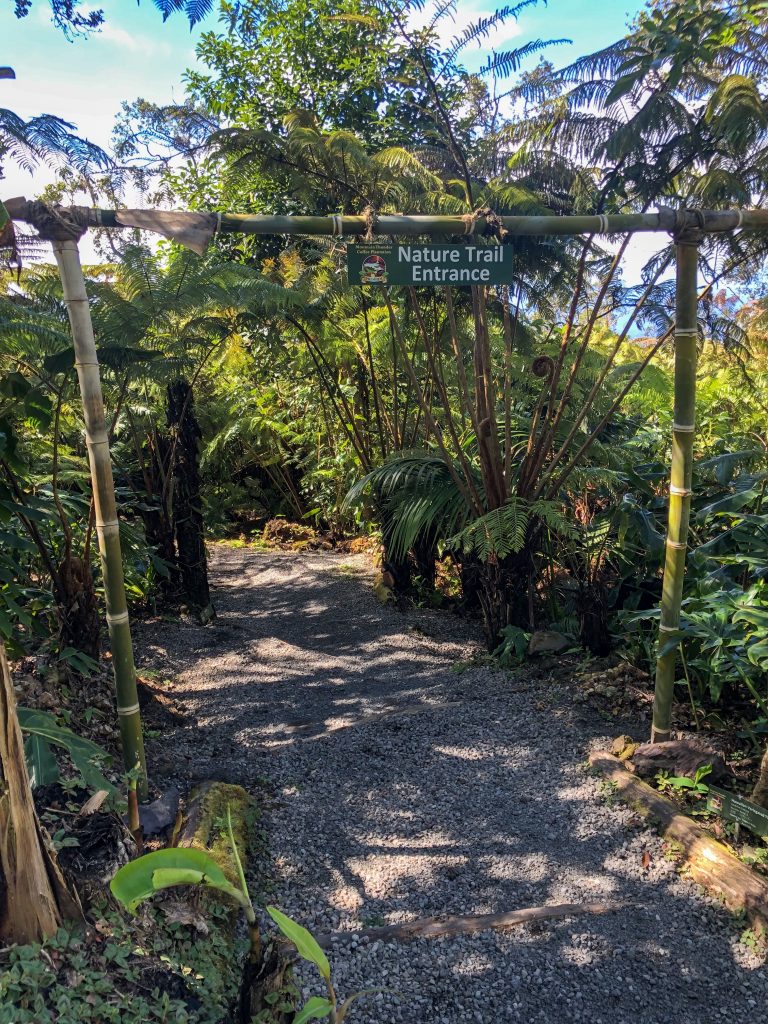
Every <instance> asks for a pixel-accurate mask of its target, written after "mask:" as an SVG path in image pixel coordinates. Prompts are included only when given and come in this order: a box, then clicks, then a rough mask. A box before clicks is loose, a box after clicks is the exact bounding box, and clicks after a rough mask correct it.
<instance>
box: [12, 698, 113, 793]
mask: <svg viewBox="0 0 768 1024" xmlns="http://www.w3.org/2000/svg"><path fill="white" fill-rule="evenodd" d="M18 716H19V725H20V726H21V728H22V731H23V732H24V733H26V739H25V741H24V754H25V757H26V760H27V770H28V771H29V779H30V782H31V784H32V787H33V788H34V787H35V786H47V785H49V784H50V783H52V782H58V781H59V767H58V765H57V763H56V758H55V757H54V755H53V750H52V749H51V744H54V745H56V746H58V747H62V748H63V749H64V750H66V752H67V753H68V754H69V756H70V758H71V759H72V763H73V764H74V766H75V767H76V768H77V770H78V771H79V772H80V775H81V776H82V778H83V782H84V783H85V784H86V786H88V787H89V789H92V790H99V789H105V790H106V791H107V792H108V793H111V794H112V793H115V787H114V786H113V785H112V783H111V782H110V781H109V779H107V778H106V776H105V775H104V774H103V772H101V771H100V770H99V768H98V767H97V764H98V762H99V761H100V760H101V761H104V762H105V763H107V764H108V763H109V762H110V761H111V760H112V758H111V757H110V756H109V754H108V753H107V752H106V751H105V750H102V748H101V747H100V746H98V744H96V743H93V742H92V741H91V740H87V739H85V738H84V737H83V736H78V735H77V734H76V733H74V732H72V730H71V729H67V728H65V727H64V726H61V725H59V723H58V722H57V721H56V718H55V716H54V715H50V714H48V713H47V712H46V711H39V710H37V709H36V708H18Z"/></svg>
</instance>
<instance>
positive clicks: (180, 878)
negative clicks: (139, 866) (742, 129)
mask: <svg viewBox="0 0 768 1024" xmlns="http://www.w3.org/2000/svg"><path fill="white" fill-rule="evenodd" d="M204 880H205V872H203V871H198V870H197V869H195V868H158V869H157V870H156V871H153V872H152V885H153V886H154V888H155V889H169V888H170V887H171V886H172V885H200V883H201V882H203V881H204Z"/></svg>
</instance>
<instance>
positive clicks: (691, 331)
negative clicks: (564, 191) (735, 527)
mask: <svg viewBox="0 0 768 1024" xmlns="http://www.w3.org/2000/svg"><path fill="white" fill-rule="evenodd" d="M0 209H2V205H1V204H0ZM5 209H6V210H7V212H8V214H9V215H10V217H11V219H13V220H20V221H25V222H27V223H30V224H32V225H33V226H34V227H36V228H37V229H38V232H39V234H40V235H41V237H42V238H44V239H46V240H48V241H51V243H52V245H53V250H54V254H55V256H56V261H57V263H58V266H59V271H60V274H61V278H62V283H63V287H64V298H65V302H66V303H67V309H68V311H69V318H70V324H71V327H72V335H73V341H74V346H75V352H76V366H77V372H78V379H79V383H80V393H81V398H82V402H83V413H84V417H85V423H86V437H87V441H88V454H89V460H90V468H91V481H92V486H93V492H94V500H95V503H96V510H97V529H98V536H99V549H100V552H101V558H102V567H103V572H104V585H105V592H106V604H107V624H108V627H109V634H110V641H111V644H112V653H113V666H114V673H115V686H116V691H117V709H118V715H119V717H120V730H121V737H122V745H123V756H124V760H125V764H126V767H127V768H128V769H129V770H133V769H134V768H135V766H136V765H137V764H138V765H140V767H141V772H142V775H143V777H144V779H145V780H146V768H145V762H144V750H143V743H142V735H141V719H140V715H139V707H138V698H137V690H136V672H135V668H134V662H133V649H132V644H131V633H130V625H129V621H128V611H127V605H126V600H125V590H124V586H123V567H122V556H121V552H120V538H119V534H118V525H117V512H116V505H115V495H114V480H113V476H112V467H111V461H110V454H109V443H108V439H107V434H106V430H105V426H104V405H103V400H102V395H101V383H100V378H99V370H98V360H97V357H96V347H95V344H94V339H93V327H92V324H91V317H90V311H89V308H88V299H87V295H86V292H85V280H84V278H83V273H82V269H81V266H80V260H79V255H78V246H77V242H78V239H79V238H80V237H81V236H82V234H83V233H84V232H85V231H86V230H88V228H123V227H126V228H140V229H142V230H147V231H154V232H156V233H158V234H161V235H163V236H164V237H166V238H170V239H172V240H173V241H175V242H178V243H179V244H181V245H185V246H187V247H188V248H190V249H193V250H194V251H195V252H198V253H202V252H203V251H204V250H205V247H206V246H207V244H208V243H209V242H210V240H211V239H212V238H213V236H214V235H215V234H216V233H218V232H222V233H227V234H233V233H235V234H236V233H242V234H252V235H275V234H278V235H329V236H337V237H341V236H345V235H368V236H371V235H385V236H394V235H397V236H404V237H411V238H413V237H418V236H429V237H435V236H443V237H445V236H457V235H458V236H461V235H474V234H484V233H489V232H491V233H498V232H499V230H500V229H503V231H504V232H505V234H506V235H507V236H509V237H520V236H531V235H597V234H604V235H611V234H636V233H647V232H666V233H671V234H672V235H673V237H674V239H675V259H676V308H675V327H674V345H675V371H674V395H675V397H674V423H673V430H672V463H671V471H670V500H669V515H668V528H667V540H666V557H665V564H664V579H663V587H662V600H661V620H660V626H659V653H658V655H657V662H656V684H655V694H654V703H653V724H652V730H651V739H652V741H654V742H661V741H663V740H667V739H669V737H670V734H671V723H672V697H673V691H674V682H675V662H676V656H677V646H678V645H675V644H670V643H669V642H668V641H669V639H670V636H674V635H675V634H677V633H678V631H679V627H680V608H681V603H682V594H683V581H684V576H685V563H686V553H687V535H688V523H689V518H690V509H691V495H692V490H691V482H692V469H693V439H694V431H695V405H696V361H697V340H698V327H697V305H698V302H697V291H696V286H697V266H698V246H699V244H700V242H701V240H702V237H703V235H705V234H711V233H723V232H729V231H735V230H742V231H768V211H766V210H703V211H702V210H697V211H691V210H668V209H662V210H660V211H659V212H657V213H642V214H615V215H584V216H564V217H557V216H519V217H518V216H505V217H501V216H498V215H496V214H493V213H492V212H491V211H489V210H481V211H478V212H477V213H474V214H468V215H465V216H423V215H402V214H382V215H380V216H377V217H375V218H374V217H371V216H348V215H338V214H332V215H322V216H320V215H318V216H282V215H279V216H278V215H266V214H241V213H199V212H185V211H179V212H175V211H167V210H106V209H96V208H90V207H71V208H62V207H49V206H46V205H45V204H43V203H40V202H30V201H27V200H26V199H23V198H22V199H12V200H10V201H8V202H6V203H5ZM665 635H666V636H667V641H665ZM144 786H146V782H145V783H144Z"/></svg>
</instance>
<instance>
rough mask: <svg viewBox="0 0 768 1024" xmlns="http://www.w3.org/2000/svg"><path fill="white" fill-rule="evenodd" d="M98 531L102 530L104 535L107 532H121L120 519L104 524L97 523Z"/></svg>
mask: <svg viewBox="0 0 768 1024" xmlns="http://www.w3.org/2000/svg"><path fill="white" fill-rule="evenodd" d="M96 529H97V530H100V531H101V532H102V533H103V532H104V531H105V530H115V529H118V530H119V529H120V520H119V519H107V520H106V521H105V522H103V523H96Z"/></svg>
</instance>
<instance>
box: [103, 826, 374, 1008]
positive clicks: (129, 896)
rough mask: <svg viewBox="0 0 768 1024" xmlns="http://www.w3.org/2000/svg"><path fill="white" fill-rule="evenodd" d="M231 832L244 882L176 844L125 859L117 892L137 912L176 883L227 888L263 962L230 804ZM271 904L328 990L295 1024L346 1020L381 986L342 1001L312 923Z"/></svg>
mask: <svg viewBox="0 0 768 1024" xmlns="http://www.w3.org/2000/svg"><path fill="white" fill-rule="evenodd" d="M227 832H228V835H229V842H230V847H231V850H232V856H233V859H234V862H235V868H236V871H237V878H238V882H239V885H233V884H232V883H231V882H230V880H229V879H228V878H227V876H226V875H225V873H224V872H223V871H222V869H221V868H220V867H219V865H218V864H217V863H216V861H215V860H214V859H213V857H211V855H210V854H208V853H206V852H205V851H204V850H195V849H189V848H184V849H180V848H175V849H165V850H155V851H154V852H153V853H147V854H145V855H144V856H143V857H138V858H137V859H136V860H133V861H131V862H130V863H129V864H125V865H124V866H123V867H122V868H120V870H119V871H118V872H117V874H116V875H115V877H114V878H113V879H112V881H111V883H110V889H111V890H112V895H113V896H114V897H115V898H116V899H117V900H119V901H120V903H122V904H123V906H124V907H125V908H126V909H127V910H128V911H130V913H134V912H135V911H136V909H137V908H138V906H139V905H140V904H141V903H143V902H144V901H145V900H147V899H149V898H150V897H151V896H154V895H155V893H158V892H161V891H162V890H163V889H168V888H171V887H172V886H177V885H195V886H199V885H202V886H206V887H207V888H209V889H214V890H217V891H218V892H222V893H224V894H225V895H227V896H229V897H231V898H232V899H233V900H234V901H235V903H237V905H238V906H239V907H240V908H242V910H243V912H244V914H245V919H246V921H247V922H248V932H249V939H250V957H251V961H252V962H253V963H258V962H259V961H260V959H261V936H260V933H259V926H258V923H257V921H256V912H255V910H254V906H253V901H252V900H251V896H250V893H249V891H248V885H247V883H246V880H245V873H244V871H243V865H242V861H241V860H240V854H239V852H238V849H237V843H236V841H235V836H234V832H233V829H232V816H231V814H230V810H229V807H227ZM266 909H267V913H268V914H269V916H270V917H271V918H272V920H273V921H274V922H275V924H276V925H277V927H278V928H279V929H280V931H281V932H282V934H283V935H284V936H285V937H286V938H287V939H288V940H289V941H290V942H291V943H292V944H293V945H294V946H295V947H296V951H297V953H298V954H299V956H300V957H301V958H302V959H303V960H306V961H308V962H309V963H311V964H314V965H315V967H317V969H318V971H319V972H320V976H321V978H322V979H323V981H324V983H325V986H326V990H327V996H326V997H320V996H312V997H311V998H310V999H308V1000H307V1002H306V1003H305V1004H304V1006H303V1007H302V1008H301V1009H300V1010H298V1011H297V1012H296V1015H295V1016H294V1018H293V1024H304V1022H305V1021H309V1020H321V1019H323V1018H325V1017H328V1018H329V1019H330V1020H331V1021H332V1022H333V1024H342V1021H344V1019H345V1018H346V1016H347V1013H348V1012H349V1009H350V1007H351V1006H352V1004H353V1003H354V1001H355V1000H356V999H359V998H360V996H362V995H366V994H368V993H369V992H372V991H375V990H373V989H365V990H363V991H361V992H355V993H354V994H353V995H351V996H349V997H348V998H347V999H345V1000H344V1002H343V1003H341V1004H339V1002H338V999H337V996H336V992H335V991H334V988H333V983H332V981H331V966H330V964H329V962H328V957H327V956H326V955H325V953H324V952H323V950H322V949H321V947H320V945H319V944H318V942H317V940H316V939H315V938H314V937H313V936H312V934H311V933H310V932H309V931H307V929H306V928H303V927H302V926H301V925H300V924H297V922H296V921H293V920H292V919H291V918H290V917H288V916H287V915H286V914H283V913H282V912H281V911H280V910H278V909H277V908H276V907H267V908H266ZM275 998H276V999H279V998H280V993H276V994H275Z"/></svg>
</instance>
